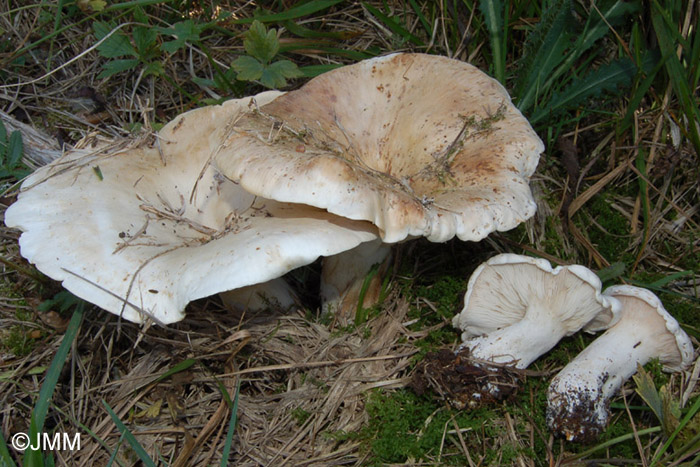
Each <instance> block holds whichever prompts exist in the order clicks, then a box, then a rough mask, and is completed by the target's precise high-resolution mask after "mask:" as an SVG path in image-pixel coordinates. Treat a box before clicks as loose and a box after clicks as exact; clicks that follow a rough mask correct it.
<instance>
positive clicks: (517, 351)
mask: <svg viewBox="0 0 700 467" xmlns="http://www.w3.org/2000/svg"><path fill="white" fill-rule="evenodd" d="M619 306H620V305H619V303H618V302H617V300H616V299H614V298H611V297H607V296H603V295H602V294H601V282H600V279H599V278H598V276H596V274H595V273H593V272H592V271H591V270H589V269H587V268H585V267H583V266H579V265H571V266H559V267H556V268H554V269H552V267H551V266H550V264H549V262H548V261H546V260H544V259H538V258H531V257H528V256H522V255H515V254H501V255H497V256H494V257H493V258H491V259H489V260H488V261H486V262H485V263H483V264H482V265H480V266H479V267H478V268H477V269H476V270H475V271H474V273H473V274H472V276H471V278H470V280H469V284H468V290H467V293H466V295H465V298H464V308H463V310H462V311H461V312H460V313H459V314H458V315H456V316H455V317H454V318H453V321H452V323H453V325H454V326H455V327H457V328H459V329H461V330H462V340H463V343H462V344H461V348H464V349H469V354H470V356H471V357H472V358H475V359H479V360H488V361H491V362H494V363H499V364H508V365H511V366H513V367H515V368H518V369H523V368H527V367H528V366H529V365H530V363H532V362H533V361H535V360H536V359H537V358H538V357H539V356H540V355H543V354H544V353H545V352H547V351H549V350H550V349H551V348H552V347H554V346H555V345H556V344H557V342H559V340H561V338H563V337H564V336H569V335H571V334H573V333H575V332H577V331H579V330H580V329H582V328H583V329H584V330H586V331H589V332H595V331H598V330H601V329H604V328H606V327H608V326H609V325H611V324H613V323H614V322H615V321H616V320H617V314H618V310H619Z"/></svg>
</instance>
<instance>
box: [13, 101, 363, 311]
mask: <svg viewBox="0 0 700 467" xmlns="http://www.w3.org/2000/svg"><path fill="white" fill-rule="evenodd" d="M279 95H280V93H276V92H267V93H263V94H260V95H258V96H256V97H255V98H254V99H251V98H246V99H239V100H233V101H228V102H226V103H224V104H223V105H220V106H212V107H206V108H202V109H197V110H194V111H191V112H188V113H185V114H183V115H180V116H178V117H177V118H176V119H175V120H173V121H172V122H171V123H169V124H168V125H166V126H165V127H164V128H163V129H162V130H161V132H160V133H158V134H157V135H153V136H155V137H153V136H151V137H150V139H145V140H142V141H133V140H128V141H122V142H116V143H114V142H113V143H110V144H108V145H104V144H102V145H100V144H98V145H97V146H95V147H90V145H89V144H87V147H84V148H83V149H79V150H75V151H72V152H69V153H67V154H66V155H64V156H63V157H61V158H60V159H59V160H57V161H54V162H53V163H51V164H50V165H48V166H45V167H42V168H41V169H39V170H37V171H36V172H35V173H34V174H32V175H31V176H30V177H29V178H28V179H27V180H26V181H25V183H24V184H23V186H22V191H21V192H20V194H19V198H18V201H17V202H16V203H14V204H13V205H12V206H11V207H10V208H9V209H8V210H7V211H6V213H5V223H6V224H7V225H8V226H10V227H17V228H19V229H21V230H22V231H23V234H22V235H21V237H20V247H21V253H22V255H23V256H24V257H25V258H27V259H28V260H29V261H31V262H33V263H34V264H36V266H37V268H38V269H39V270H40V271H42V272H43V273H45V274H46V275H48V276H50V277H52V278H53V279H56V280H59V281H62V282H63V285H64V287H65V288H66V289H68V290H70V291H71V292H73V293H74V294H76V295H77V296H79V297H81V298H83V299H85V300H88V301H90V302H92V303H95V304H97V305H99V306H100V307H102V308H104V309H105V310H107V311H110V312H112V313H115V314H117V315H120V316H122V317H124V318H125V319H127V320H129V321H134V322H144V321H145V320H146V319H147V318H150V319H151V320H153V321H155V322H156V323H160V324H168V323H172V322H175V321H179V320H181V319H182V318H183V317H184V308H185V306H186V305H187V303H188V302H190V301H192V300H195V299H197V298H201V297H205V296H209V295H213V294H216V293H219V292H224V291H227V290H231V289H236V288H239V287H244V286H248V285H252V284H257V283H262V282H266V281H269V280H271V279H274V278H277V277H280V276H282V275H283V274H285V273H286V272H288V271H290V270H291V269H293V268H296V267H299V266H302V265H305V264H309V263H311V262H313V261H315V260H316V259H317V258H318V257H320V256H328V255H334V254H337V253H340V252H342V251H345V250H347V249H351V248H354V247H355V246H357V245H359V244H360V243H362V242H366V241H371V240H374V239H376V238H377V233H376V228H375V227H374V226H373V225H371V224H370V223H368V222H358V221H353V220H350V219H346V218H342V217H339V216H336V215H334V214H330V213H328V212H326V211H323V210H321V209H318V208H314V207H311V206H304V205H298V204H291V203H284V202H278V201H273V200H269V199H264V198H261V197H258V196H255V195H253V194H250V193H248V192H246V191H245V190H244V189H243V188H242V187H241V186H240V185H238V184H236V183H233V182H232V181H230V180H228V179H226V178H225V177H223V176H222V175H221V174H220V173H218V172H217V171H216V170H215V168H214V166H213V165H212V164H211V163H210V161H211V158H212V157H213V156H214V155H215V154H216V153H217V151H221V150H222V147H223V145H224V144H225V143H224V142H225V140H226V136H227V134H228V132H229V131H230V128H231V126H232V125H233V124H234V123H235V121H236V120H237V119H239V118H241V116H242V115H244V114H245V113H247V112H250V111H252V109H254V108H255V105H256V103H257V104H258V105H259V104H264V103H266V102H269V101H271V100H272V99H274V98H275V97H277V96H279Z"/></svg>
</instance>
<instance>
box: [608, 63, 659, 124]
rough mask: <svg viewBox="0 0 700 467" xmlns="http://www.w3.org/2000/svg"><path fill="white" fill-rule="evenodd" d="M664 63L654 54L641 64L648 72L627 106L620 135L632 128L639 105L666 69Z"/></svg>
mask: <svg viewBox="0 0 700 467" xmlns="http://www.w3.org/2000/svg"><path fill="white" fill-rule="evenodd" d="M664 63H665V60H659V59H658V57H657V56H656V54H654V53H647V54H645V56H644V59H643V61H642V64H641V68H642V69H643V70H644V71H645V72H646V77H645V78H644V80H643V81H642V82H641V83H640V84H639V86H637V88H636V89H635V91H634V94H633V95H632V98H631V99H630V101H629V103H628V105H627V112H626V113H625V116H624V117H623V118H622V122H621V123H620V126H619V127H618V129H617V131H618V134H620V133H622V132H624V131H625V130H627V129H628V128H629V127H630V126H632V121H633V119H634V113H635V112H636V111H637V109H639V105H640V104H641V103H642V100H643V99H644V98H645V97H647V92H648V91H649V88H650V87H651V85H652V84H653V82H654V80H655V79H656V75H657V74H658V73H659V71H661V69H662V68H663V67H664Z"/></svg>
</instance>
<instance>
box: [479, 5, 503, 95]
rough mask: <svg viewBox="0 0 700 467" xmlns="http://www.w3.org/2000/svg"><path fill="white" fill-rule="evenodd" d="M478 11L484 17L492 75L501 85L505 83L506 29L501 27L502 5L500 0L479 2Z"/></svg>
mask: <svg viewBox="0 0 700 467" xmlns="http://www.w3.org/2000/svg"><path fill="white" fill-rule="evenodd" d="M479 9H480V10H481V13H482V14H483V15H484V20H485V22H486V29H488V31H489V43H490V44H491V59H492V62H493V75H494V77H495V78H496V79H497V80H498V81H500V82H501V83H502V84H505V82H506V29H505V28H504V27H503V24H504V21H503V11H504V9H503V4H502V3H501V0H493V1H491V0H481V2H479Z"/></svg>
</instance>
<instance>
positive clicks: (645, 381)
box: [632, 366, 700, 465]
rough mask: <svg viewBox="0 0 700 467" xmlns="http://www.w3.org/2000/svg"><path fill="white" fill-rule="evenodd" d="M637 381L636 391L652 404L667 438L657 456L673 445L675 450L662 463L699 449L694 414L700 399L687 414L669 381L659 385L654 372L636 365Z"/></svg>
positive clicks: (698, 428) (699, 431)
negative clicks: (670, 387)
mask: <svg viewBox="0 0 700 467" xmlns="http://www.w3.org/2000/svg"><path fill="white" fill-rule="evenodd" d="M632 378H633V379H634V382H635V384H636V386H637V387H636V388H635V391H636V392H637V394H638V395H639V397H641V398H642V399H643V400H644V402H646V404H647V405H648V406H649V408H650V409H651V411H652V412H654V415H655V416H656V418H657V419H658V420H659V422H660V423H661V429H662V432H663V433H664V435H665V437H666V438H667V441H666V443H664V445H663V448H662V449H661V450H660V451H657V452H656V454H655V456H654V460H660V459H661V456H662V455H663V454H664V453H665V452H667V451H668V449H669V448H670V447H673V451H674V452H673V453H672V454H669V455H667V458H666V459H665V460H664V462H663V465H668V463H669V462H671V461H672V460H677V459H676V457H678V456H679V455H682V454H683V453H686V452H690V451H695V452H697V451H698V449H700V419H698V418H697V417H695V414H696V413H697V411H698V409H699V408H700V399H697V400H696V403H695V404H694V405H693V407H691V408H690V410H688V411H687V413H686V414H685V416H683V412H682V411H681V408H680V403H679V401H678V400H677V399H675V398H674V397H673V395H672V393H671V391H669V389H668V387H667V385H665V384H664V385H662V386H661V387H660V388H659V389H657V388H656V384H655V382H654V378H653V377H652V374H651V373H649V372H647V371H646V370H645V369H644V368H643V367H641V366H639V367H638V368H637V374H635V375H634V376H633V377H632Z"/></svg>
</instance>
